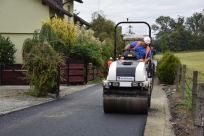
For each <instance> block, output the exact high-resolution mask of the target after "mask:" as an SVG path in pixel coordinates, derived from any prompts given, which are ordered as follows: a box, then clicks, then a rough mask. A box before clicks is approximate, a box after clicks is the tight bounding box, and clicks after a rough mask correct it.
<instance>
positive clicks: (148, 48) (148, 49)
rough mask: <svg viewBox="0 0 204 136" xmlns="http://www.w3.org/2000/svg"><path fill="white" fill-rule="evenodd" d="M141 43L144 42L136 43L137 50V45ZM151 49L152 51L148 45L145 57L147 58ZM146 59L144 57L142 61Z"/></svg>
mask: <svg viewBox="0 0 204 136" xmlns="http://www.w3.org/2000/svg"><path fill="white" fill-rule="evenodd" d="M141 43H142V42H140V41H138V42H137V44H136V45H135V47H134V48H133V49H134V50H135V49H136V47H137V46H139V45H140V44H141ZM149 51H150V47H149V46H147V48H146V55H145V58H144V59H146V58H147V54H148V53H149ZM144 59H142V61H144ZM139 60H141V59H139Z"/></svg>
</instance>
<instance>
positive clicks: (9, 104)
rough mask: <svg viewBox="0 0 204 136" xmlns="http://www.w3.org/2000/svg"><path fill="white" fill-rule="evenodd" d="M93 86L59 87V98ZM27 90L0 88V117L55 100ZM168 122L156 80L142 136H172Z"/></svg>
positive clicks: (24, 87) (164, 101)
mask: <svg viewBox="0 0 204 136" xmlns="http://www.w3.org/2000/svg"><path fill="white" fill-rule="evenodd" d="M93 85H94V84H88V85H78V86H60V97H59V98H61V97H64V96H66V95H69V94H71V93H74V92H76V91H80V90H83V89H85V88H88V87H91V86H93ZM28 89H29V86H0V116H1V115H3V114H7V113H10V112H14V111H17V110H21V109H24V108H27V107H31V106H35V105H39V104H42V103H46V102H50V101H53V100H55V99H56V98H55V95H48V96H47V97H45V98H36V97H33V96H30V95H26V94H25V92H26V91H28ZM170 120H171V115H170V111H169V107H168V99H167V97H166V93H165V91H163V90H162V85H160V84H159V83H158V80H157V79H156V80H155V85H154V89H153V92H152V99H151V107H150V109H149V113H148V118H147V122H146V127H145V132H144V136H174V132H173V129H172V125H171V122H170Z"/></svg>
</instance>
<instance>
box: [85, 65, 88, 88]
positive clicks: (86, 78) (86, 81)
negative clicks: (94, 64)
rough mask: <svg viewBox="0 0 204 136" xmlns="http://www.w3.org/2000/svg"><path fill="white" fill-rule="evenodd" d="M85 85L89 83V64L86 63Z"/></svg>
mask: <svg viewBox="0 0 204 136" xmlns="http://www.w3.org/2000/svg"><path fill="white" fill-rule="evenodd" d="M85 83H86V84H87V83H88V63H86V77H85Z"/></svg>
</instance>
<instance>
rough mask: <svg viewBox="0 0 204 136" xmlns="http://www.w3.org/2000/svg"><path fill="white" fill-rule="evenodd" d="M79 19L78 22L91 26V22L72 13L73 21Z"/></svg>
mask: <svg viewBox="0 0 204 136" xmlns="http://www.w3.org/2000/svg"><path fill="white" fill-rule="evenodd" d="M77 21H79V22H80V24H82V25H86V26H87V27H91V24H90V23H88V22H86V21H85V20H83V19H82V18H80V17H79V16H77V14H74V22H77Z"/></svg>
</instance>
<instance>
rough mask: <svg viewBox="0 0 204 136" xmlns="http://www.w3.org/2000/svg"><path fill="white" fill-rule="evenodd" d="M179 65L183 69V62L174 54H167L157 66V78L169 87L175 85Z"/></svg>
mask: <svg viewBox="0 0 204 136" xmlns="http://www.w3.org/2000/svg"><path fill="white" fill-rule="evenodd" d="M177 64H179V65H180V71H181V68H182V65H181V62H180V60H179V58H178V57H176V56H175V55H174V54H173V53H172V52H170V51H169V52H166V53H165V54H164V56H163V57H162V59H161V60H160V61H159V62H158V65H157V72H156V74H157V76H158V78H159V80H160V82H162V83H164V84H168V85H172V84H173V83H174V80H175V77H176V68H177Z"/></svg>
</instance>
